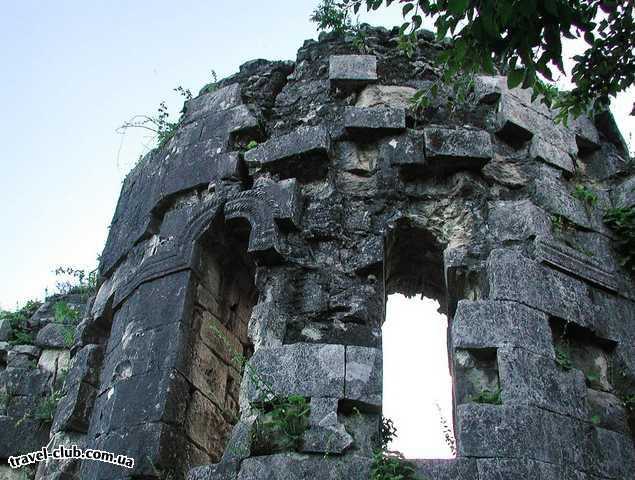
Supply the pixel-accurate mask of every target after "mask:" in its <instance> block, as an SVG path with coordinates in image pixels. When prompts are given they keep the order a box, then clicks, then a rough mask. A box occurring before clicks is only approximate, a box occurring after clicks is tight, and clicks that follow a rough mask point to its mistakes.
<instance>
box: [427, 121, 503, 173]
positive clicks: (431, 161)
mask: <svg viewBox="0 0 635 480" xmlns="http://www.w3.org/2000/svg"><path fill="white" fill-rule="evenodd" d="M424 140H425V157H426V164H427V165H428V166H429V167H430V168H431V169H432V170H433V171H435V172H440V173H443V174H448V173H452V172H455V171H457V170H480V169H481V168H482V167H483V165H485V164H486V163H487V162H488V161H489V160H490V159H491V158H492V155H493V150H492V140H491V138H490V134H489V133H488V132H486V131H484V130H474V129H468V128H447V127H428V128H425V129H424Z"/></svg>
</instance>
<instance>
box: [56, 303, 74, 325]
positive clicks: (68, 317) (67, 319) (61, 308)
mask: <svg viewBox="0 0 635 480" xmlns="http://www.w3.org/2000/svg"><path fill="white" fill-rule="evenodd" d="M53 312H54V315H55V321H56V322H57V323H64V324H66V325H76V324H77V321H78V320H79V312H78V311H77V310H75V309H74V308H71V306H70V305H69V304H68V303H66V302H55V304H54V305H53Z"/></svg>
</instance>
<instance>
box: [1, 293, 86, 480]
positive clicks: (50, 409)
mask: <svg viewBox="0 0 635 480" xmlns="http://www.w3.org/2000/svg"><path fill="white" fill-rule="evenodd" d="M86 300H87V295H85V294H65V295H53V296H51V297H49V298H48V299H47V301H46V302H44V303H43V304H41V305H40V304H32V305H31V306H27V307H26V308H25V309H23V314H24V315H23V316H22V318H20V320H19V321H17V320H16V321H11V320H10V319H8V318H5V319H0V459H3V460H2V464H0V478H2V479H5V478H6V479H9V480H11V479H14V478H16V479H18V478H27V477H24V476H21V475H22V473H20V472H17V471H12V470H11V469H10V467H9V465H8V464H7V459H8V457H10V456H12V455H16V454H23V453H27V452H32V451H34V450H38V449H40V448H42V447H43V446H44V445H46V444H47V443H48V441H49V435H50V434H51V432H55V431H57V427H58V426H59V423H65V424H73V425H74V426H75V427H77V428H81V426H82V425H85V423H86V421H87V419H86V418H85V416H84V415H83V412H82V413H81V414H75V415H73V414H72V412H70V411H66V412H64V411H62V410H63V409H62V406H61V405H60V404H59V403H58V401H59V399H60V397H61V396H62V394H63V393H65V392H66V390H65V388H66V387H64V385H67V386H71V388H72V382H70V381H69V378H71V377H72V370H70V369H69V359H70V352H71V347H72V346H73V343H74V341H75V335H74V332H75V327H76V323H77V322H76V320H77V319H79V318H80V317H81V316H82V315H84V314H85V310H86ZM73 394H77V393H72V392H71V393H69V394H68V395H69V396H70V395H73ZM56 409H57V416H56V417H55V419H56V422H53V418H54V415H55V414H56ZM52 424H53V425H52ZM84 428H85V426H84ZM68 440H69V437H68V436H65V437H64V441H68ZM29 473H33V472H31V471H29ZM29 478H31V477H29Z"/></svg>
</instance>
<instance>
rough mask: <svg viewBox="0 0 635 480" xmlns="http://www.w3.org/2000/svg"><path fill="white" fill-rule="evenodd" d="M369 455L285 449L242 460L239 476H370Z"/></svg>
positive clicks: (332, 479)
mask: <svg viewBox="0 0 635 480" xmlns="http://www.w3.org/2000/svg"><path fill="white" fill-rule="evenodd" d="M370 466H371V459H370V458H367V457H358V456H354V455H348V456H345V457H342V458H334V457H329V458H324V455H301V454H295V453H284V454H278V455H269V456H266V457H252V458H248V459H246V460H244V461H243V463H242V466H241V469H240V474H239V475H238V479H239V480H296V479H297V480H299V479H305V478H307V479H308V478H310V479H312V480H339V479H343V478H351V479H352V478H370Z"/></svg>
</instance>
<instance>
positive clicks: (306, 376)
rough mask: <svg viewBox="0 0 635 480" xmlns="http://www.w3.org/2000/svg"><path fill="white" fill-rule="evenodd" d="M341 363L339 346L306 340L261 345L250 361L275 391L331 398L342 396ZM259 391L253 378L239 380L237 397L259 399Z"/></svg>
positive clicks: (285, 393) (341, 350) (342, 371)
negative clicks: (279, 345) (268, 345)
mask: <svg viewBox="0 0 635 480" xmlns="http://www.w3.org/2000/svg"><path fill="white" fill-rule="evenodd" d="M344 362H345V360H344V346H343V345H325V344H321V345H319V344H318V345H314V344H306V343H296V344H293V345H283V346H282V347H278V348H261V349H259V350H258V351H257V352H256V353H254V355H253V357H251V360H250V364H251V366H252V367H253V368H254V369H255V370H256V371H257V372H258V375H259V376H260V377H261V379H262V380H263V381H264V382H266V383H267V384H268V385H269V386H270V387H271V388H272V389H273V391H274V392H275V393H277V394H280V395H292V394H294V395H305V396H307V397H335V398H342V397H343V396H344V371H345V367H344ZM262 393H263V392H262V388H261V387H259V385H257V384H256V383H254V381H253V380H251V379H250V378H248V377H245V378H244V379H243V385H242V387H241V399H244V401H246V402H253V401H256V400H262V398H261V396H262ZM264 393H266V392H264ZM241 403H243V401H241Z"/></svg>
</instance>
